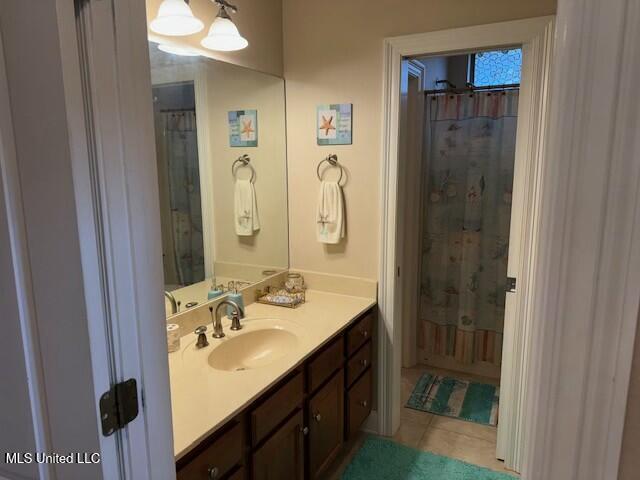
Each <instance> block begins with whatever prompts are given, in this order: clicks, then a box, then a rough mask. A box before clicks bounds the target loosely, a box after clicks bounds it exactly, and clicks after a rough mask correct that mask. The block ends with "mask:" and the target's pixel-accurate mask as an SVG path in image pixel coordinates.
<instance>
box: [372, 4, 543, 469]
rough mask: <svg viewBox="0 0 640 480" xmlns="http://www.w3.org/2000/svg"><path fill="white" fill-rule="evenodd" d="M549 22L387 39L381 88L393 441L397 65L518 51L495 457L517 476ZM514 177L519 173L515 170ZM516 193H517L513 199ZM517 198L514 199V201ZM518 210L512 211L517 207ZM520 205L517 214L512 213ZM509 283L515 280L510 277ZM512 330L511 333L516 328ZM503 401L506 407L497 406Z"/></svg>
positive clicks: (399, 226)
mask: <svg viewBox="0 0 640 480" xmlns="http://www.w3.org/2000/svg"><path fill="white" fill-rule="evenodd" d="M554 18H555V17H554V16H545V17H536V18H531V19H525V20H515V21H509V22H500V23H493V24H488V25H479V26H473V27H465V28H456V29H450V30H442V31H436V32H430V33H424V34H416V35H407V36H402V37H392V38H387V39H385V41H384V81H383V89H384V90H383V123H384V125H383V146H382V152H383V158H382V162H381V174H380V178H381V186H380V192H381V208H380V212H381V218H380V225H381V238H380V279H379V281H380V285H379V295H378V297H379V308H380V320H379V321H380V328H381V330H382V331H386V332H387V334H386V335H380V336H379V338H380V344H379V352H380V353H379V355H380V361H379V372H378V378H379V382H378V405H379V411H378V422H379V425H378V428H379V432H380V433H381V434H383V435H393V433H394V432H395V431H396V430H397V428H398V427H399V424H400V413H401V409H402V405H401V398H400V396H401V394H400V392H401V387H400V385H401V362H402V348H401V345H402V338H403V337H402V318H401V317H400V315H397V313H396V312H401V311H402V288H401V275H400V269H399V268H400V266H401V264H402V263H401V262H402V256H401V249H397V248H396V245H398V244H399V241H400V240H401V239H402V234H401V233H400V232H402V231H404V229H405V225H403V217H402V215H400V214H399V210H398V208H399V206H400V205H401V203H400V202H399V197H398V194H399V190H398V186H399V182H401V179H400V178H399V176H398V174H399V164H398V158H399V152H400V148H401V147H400V145H399V141H398V139H399V128H400V96H401V85H400V80H401V62H402V59H403V58H406V57H412V56H417V55H439V54H453V53H457V52H465V51H467V52H468V51H472V50H478V49H483V48H496V47H503V46H504V47H506V46H513V45H522V48H523V67H522V86H521V93H520V101H519V114H518V138H517V147H516V148H517V152H516V157H517V158H518V159H519V162H518V161H517V162H516V163H520V164H521V165H522V166H523V168H521V169H519V171H516V172H515V173H514V200H513V202H514V204H516V206H515V207H514V208H518V209H520V211H531V212H532V215H531V217H529V218H528V221H527V222H523V223H522V224H520V225H518V224H517V223H518V222H515V223H516V224H515V225H513V224H512V226H511V236H512V238H514V237H513V236H514V231H516V232H517V233H516V235H515V238H516V240H517V244H516V245H515V246H511V248H510V252H509V256H510V261H509V266H510V272H509V274H510V276H511V274H512V272H518V273H519V274H520V275H519V283H520V285H519V288H518V291H517V293H516V294H515V295H513V296H512V299H511V301H510V302H509V300H507V302H508V303H510V305H507V307H506V308H505V333H504V339H505V345H507V346H506V348H504V351H503V355H504V356H505V357H506V358H505V359H504V360H505V361H504V362H503V365H505V364H509V366H511V365H512V364H513V365H514V367H515V368H513V369H511V368H509V369H507V371H506V372H503V381H502V386H501V397H502V398H503V405H513V406H514V408H512V409H505V410H507V411H506V412H504V413H503V412H502V410H503V409H504V407H503V408H502V409H501V418H500V420H501V422H500V424H501V428H500V435H499V437H500V439H499V442H498V455H499V456H500V457H501V458H504V459H505V463H506V465H507V466H508V467H509V468H512V469H514V470H517V471H519V470H520V469H521V459H522V454H521V452H522V450H523V445H524V429H523V428H521V425H522V424H523V422H524V421H525V420H526V419H525V418H524V415H523V414H522V408H521V407H522V405H523V404H524V399H525V398H526V395H527V390H526V387H527V382H526V381H525V379H526V377H527V368H528V363H527V360H528V358H529V357H528V355H527V353H528V352H529V350H530V348H531V341H530V338H531V336H530V335H529V331H530V325H531V320H532V316H531V313H530V310H527V306H528V305H530V302H531V300H532V292H533V289H532V288H529V287H530V286H531V284H532V281H533V280H532V275H533V273H534V272H533V269H530V268H529V265H535V264H536V262H535V255H536V253H537V251H536V249H535V242H531V241H530V240H531V239H532V238H534V235H535V234H537V231H538V228H537V225H538V224H539V220H540V217H539V201H540V195H539V192H540V188H541V184H540V181H539V177H540V171H541V168H542V167H543V165H542V163H543V162H542V160H543V158H544V157H543V155H542V152H543V150H544V145H545V141H546V136H545V133H546V130H545V128H544V127H545V124H546V120H547V118H546V116H547V108H546V107H547V105H548V102H547V96H548V93H549V89H548V85H549V76H550V68H551V64H550V58H551V50H552V45H553V32H554ZM517 170H518V169H517ZM516 185H520V186H521V187H519V188H520V189H521V190H522V191H520V192H517V191H516V189H515V186H516ZM516 196H520V198H515V197H516ZM517 202H519V203H517ZM517 205H519V207H518V206H517ZM513 276H516V275H515V274H514V275H513ZM516 314H517V315H518V316H519V317H520V320H519V322H510V323H509V322H507V321H506V318H507V315H509V316H511V318H515V315H516ZM516 323H518V328H516V325H515V324H516ZM505 397H506V398H507V400H504V399H505Z"/></svg>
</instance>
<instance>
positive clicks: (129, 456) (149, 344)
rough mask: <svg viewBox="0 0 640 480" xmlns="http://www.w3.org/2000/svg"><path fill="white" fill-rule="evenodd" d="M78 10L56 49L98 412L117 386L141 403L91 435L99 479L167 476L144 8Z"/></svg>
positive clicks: (89, 6)
mask: <svg viewBox="0 0 640 480" xmlns="http://www.w3.org/2000/svg"><path fill="white" fill-rule="evenodd" d="M60 1H61V3H65V5H66V3H68V2H62V0H60ZM80 8H81V11H80V12H79V14H78V15H77V17H76V16H75V15H73V11H71V12H70V13H71V15H65V16H63V17H62V18H63V21H65V22H68V23H67V24H66V25H65V28H62V29H61V30H62V31H63V32H67V35H69V38H65V40H66V41H61V49H62V52H63V71H64V83H65V92H66V103H67V117H68V122H69V126H70V131H71V132H73V133H74V134H73V135H72V138H71V142H70V143H71V154H72V165H73V177H74V189H75V197H76V208H77V216H78V228H79V234H80V248H81V259H82V266H83V277H84V284H85V297H86V298H85V302H86V305H87V319H88V324H89V331H90V338H89V340H90V345H91V356H92V367H93V373H94V388H95V397H96V406H97V404H98V402H97V399H98V398H99V396H100V395H101V393H102V392H104V391H106V390H108V389H109V387H110V386H111V384H112V383H114V382H116V381H121V380H124V379H127V378H136V379H137V381H138V388H139V392H138V393H139V397H140V413H139V415H138V417H137V418H136V419H135V420H134V421H133V422H131V423H130V424H128V425H127V427H126V428H125V429H123V430H121V431H118V432H116V434H114V435H112V436H110V437H104V436H102V435H100V443H101V450H102V455H103V457H102V469H103V474H104V478H135V479H152V478H172V477H173V476H175V463H174V460H173V445H172V428H171V406H170V396H169V395H168V392H169V375H168V358H167V354H166V330H165V322H164V321H163V319H164V317H165V314H164V301H163V298H162V295H161V292H162V288H163V287H162V279H163V275H162V267H161V262H159V261H158V259H160V258H161V244H160V243H161V235H160V223H159V217H158V216H157V215H149V212H157V211H159V206H158V202H159V198H158V185H157V173H156V162H155V151H154V148H153V147H154V140H153V139H154V130H153V124H152V118H153V116H152V113H151V102H150V101H149V95H150V92H151V82H150V79H149V54H148V47H147V41H146V21H145V9H144V4H143V3H142V2H135V1H133V0H131V1H128V0H125V1H122V2H101V1H97V0H88V1H85V2H81V7H80ZM67 13H69V12H67ZM74 17H75V19H74ZM76 22H77V27H78V28H77V29H76ZM76 32H78V33H77V35H78V38H77V39H75V38H73V37H74V36H75V35H76ZM123 46H125V47H126V48H123ZM96 417H97V419H99V414H98V412H96Z"/></svg>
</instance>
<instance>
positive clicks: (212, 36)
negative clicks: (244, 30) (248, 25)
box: [200, 0, 249, 52]
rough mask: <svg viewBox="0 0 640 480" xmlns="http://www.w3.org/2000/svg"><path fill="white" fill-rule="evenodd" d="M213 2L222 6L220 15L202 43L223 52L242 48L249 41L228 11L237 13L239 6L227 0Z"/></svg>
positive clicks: (210, 48) (206, 46)
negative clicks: (241, 33)
mask: <svg viewBox="0 0 640 480" xmlns="http://www.w3.org/2000/svg"><path fill="white" fill-rule="evenodd" d="M213 3H215V4H216V5H218V6H219V7H220V10H218V15H217V16H216V18H215V20H214V21H213V23H212V24H211V27H210V28H209V34H208V35H207V36H206V37H205V38H203V39H202V42H200V44H201V45H202V46H203V47H205V48H208V49H209V50H218V51H221V52H232V51H234V50H242V49H243V48H245V47H246V46H247V45H249V42H248V41H247V39H246V38H244V37H243V36H242V35H240V32H238V27H236V26H235V24H234V23H233V22H232V21H231V17H230V16H229V13H228V12H227V9H229V10H230V11H231V12H233V13H236V12H237V11H238V7H236V6H235V5H231V4H230V3H229V2H227V1H226V0H213Z"/></svg>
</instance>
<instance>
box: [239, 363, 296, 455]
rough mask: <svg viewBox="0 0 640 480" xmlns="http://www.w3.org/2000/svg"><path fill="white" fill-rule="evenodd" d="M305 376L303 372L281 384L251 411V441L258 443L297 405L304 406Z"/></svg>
mask: <svg viewBox="0 0 640 480" xmlns="http://www.w3.org/2000/svg"><path fill="white" fill-rule="evenodd" d="M303 398H304V376H303V374H302V373H301V372H299V373H297V374H295V375H294V376H293V377H292V378H291V379H289V380H287V381H285V383H284V384H281V385H279V386H278V387H277V388H276V390H275V391H274V392H273V393H271V394H270V395H269V394H267V397H266V398H265V399H264V400H263V401H262V402H260V403H259V405H258V406H257V407H255V408H254V409H253V411H252V412H251V442H252V445H257V444H258V443H260V441H261V440H262V439H263V438H265V437H266V436H267V434H269V433H270V432H271V431H272V430H273V429H274V428H275V427H276V426H277V425H278V424H280V422H282V421H283V420H284V419H285V418H287V417H288V416H289V414H290V413H291V412H293V410H295V409H296V407H301V406H302V399H303Z"/></svg>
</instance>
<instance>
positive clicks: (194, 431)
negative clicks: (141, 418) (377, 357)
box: [169, 290, 376, 460]
mask: <svg viewBox="0 0 640 480" xmlns="http://www.w3.org/2000/svg"><path fill="white" fill-rule="evenodd" d="M375 303H376V300H375V299H374V298H364V297H353V296H348V295H338V294H334V293H326V292H320V291H314V290H307V294H306V303H305V304H303V305H301V306H299V307H298V308H295V309H290V308H283V307H274V306H270V305H263V304H260V303H252V304H251V305H248V306H247V308H246V312H245V314H246V318H245V319H244V320H242V323H243V325H245V326H247V328H249V326H250V324H251V321H252V320H258V319H264V318H274V319H280V320H283V321H284V322H288V323H291V324H294V325H293V326H294V327H296V328H297V329H298V333H299V337H298V342H297V345H296V346H295V347H294V348H293V349H292V350H291V351H290V352H288V353H287V355H286V356H284V357H283V358H280V359H278V360H276V361H275V362H274V363H272V364H270V365H268V366H265V367H262V368H257V369H253V370H245V371H240V372H227V371H222V370H216V369H214V368H212V367H210V366H209V364H208V363H207V357H208V356H209V354H210V353H211V351H212V350H213V347H214V346H215V345H216V342H222V341H225V339H229V338H233V336H235V335H238V334H241V333H242V331H240V332H232V331H231V330H229V320H227V319H226V318H224V319H223V325H224V331H225V333H226V334H227V337H225V339H221V340H217V339H214V338H211V333H212V332H213V329H212V327H211V325H210V324H209V325H208V326H207V327H208V330H207V339H208V340H209V346H208V347H205V348H203V349H196V348H195V341H196V336H195V335H194V334H193V333H190V334H188V335H186V336H184V337H182V339H181V348H180V350H179V351H177V352H174V353H170V354H169V375H170V381H171V410H172V414H173V445H174V446H173V449H174V454H175V458H176V460H177V459H179V458H180V457H182V456H183V455H184V454H186V453H187V452H189V451H190V450H191V449H192V448H193V447H195V446H196V445H198V444H199V443H200V442H201V441H202V440H203V439H205V438H206V437H207V436H208V435H210V434H211V433H213V432H214V431H215V430H217V429H218V428H219V427H221V426H222V425H224V423H225V422H226V421H227V420H229V419H231V418H232V417H233V416H234V415H236V414H237V413H239V412H240V411H242V410H243V409H244V408H245V407H246V406H248V405H249V404H250V403H251V402H252V401H254V400H255V399H256V398H258V397H259V396H260V395H261V394H262V393H264V392H265V391H266V390H267V389H268V388H269V387H271V386H272V385H273V384H274V383H275V382H277V381H278V380H279V379H281V378H283V377H284V376H285V375H286V374H287V373H289V372H290V371H292V370H293V369H294V368H295V367H296V366H298V365H299V364H301V363H302V361H303V360H305V359H306V358H307V357H308V356H309V355H311V354H312V353H313V352H315V351H316V350H317V349H318V348H319V347H320V346H322V345H323V344H324V343H325V342H326V341H327V340H329V339H330V338H331V337H333V336H334V335H335V334H336V333H337V332H339V331H340V330H342V329H343V328H344V327H345V326H346V325H348V324H349V323H350V322H351V321H353V320H354V319H355V318H356V317H358V316H359V315H360V314H361V313H364V312H365V311H367V310H368V309H369V308H370V307H372V306H373V305H375Z"/></svg>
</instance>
